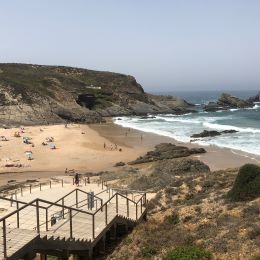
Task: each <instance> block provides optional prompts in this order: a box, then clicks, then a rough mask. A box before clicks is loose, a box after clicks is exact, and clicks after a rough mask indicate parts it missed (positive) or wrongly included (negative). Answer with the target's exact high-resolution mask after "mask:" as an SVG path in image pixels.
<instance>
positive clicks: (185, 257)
mask: <svg viewBox="0 0 260 260" xmlns="http://www.w3.org/2000/svg"><path fill="white" fill-rule="evenodd" d="M209 259H212V254H211V253H210V252H208V251H206V250H204V249H201V248H197V247H177V248H175V249H173V250H171V251H169V252H168V253H167V254H166V255H165V256H164V257H163V260H209Z"/></svg>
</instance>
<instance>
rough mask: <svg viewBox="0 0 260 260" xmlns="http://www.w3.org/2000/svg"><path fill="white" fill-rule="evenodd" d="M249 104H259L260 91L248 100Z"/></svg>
mask: <svg viewBox="0 0 260 260" xmlns="http://www.w3.org/2000/svg"><path fill="white" fill-rule="evenodd" d="M248 100H249V102H260V91H259V92H258V94H256V95H255V96H254V97H251V98H249V99H248Z"/></svg>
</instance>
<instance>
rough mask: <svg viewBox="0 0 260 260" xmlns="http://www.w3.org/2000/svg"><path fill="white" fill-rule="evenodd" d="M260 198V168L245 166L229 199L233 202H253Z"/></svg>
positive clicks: (252, 165)
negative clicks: (252, 200)
mask: <svg viewBox="0 0 260 260" xmlns="http://www.w3.org/2000/svg"><path fill="white" fill-rule="evenodd" d="M259 196H260V167H259V166H257V165H254V164H245V165H244V166H242V167H241V168H240V170H239V172H238V175H237V177H236V180H235V182H234V185H233V187H232V189H231V190H230V191H229V192H228V197H229V198H230V199H232V200H233V201H243V200H251V199H254V198H257V197H259Z"/></svg>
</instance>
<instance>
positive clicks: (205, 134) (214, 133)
mask: <svg viewBox="0 0 260 260" xmlns="http://www.w3.org/2000/svg"><path fill="white" fill-rule="evenodd" d="M218 135H221V133H220V132H218V131H207V130H204V131H203V132H201V133H199V134H194V135H192V136H191V138H201V137H213V136H218Z"/></svg>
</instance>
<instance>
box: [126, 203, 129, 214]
mask: <svg viewBox="0 0 260 260" xmlns="http://www.w3.org/2000/svg"><path fill="white" fill-rule="evenodd" d="M126 206H127V217H128V218H129V200H128V199H126Z"/></svg>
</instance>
